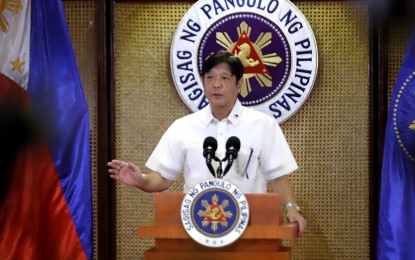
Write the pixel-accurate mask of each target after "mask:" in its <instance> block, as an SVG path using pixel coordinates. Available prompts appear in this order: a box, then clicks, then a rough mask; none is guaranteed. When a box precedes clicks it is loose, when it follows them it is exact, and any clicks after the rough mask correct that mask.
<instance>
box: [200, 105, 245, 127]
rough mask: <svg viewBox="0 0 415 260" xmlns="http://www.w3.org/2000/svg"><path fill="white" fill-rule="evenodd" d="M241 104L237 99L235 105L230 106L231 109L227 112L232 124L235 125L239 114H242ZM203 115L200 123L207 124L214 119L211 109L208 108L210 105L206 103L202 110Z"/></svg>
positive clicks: (239, 116)
mask: <svg viewBox="0 0 415 260" xmlns="http://www.w3.org/2000/svg"><path fill="white" fill-rule="evenodd" d="M242 109H243V106H242V104H241V102H240V101H239V100H238V99H237V100H236V102H235V105H234V106H233V108H232V111H231V112H230V113H229V116H228V118H227V119H228V120H229V122H231V124H233V125H237V124H238V122H239V120H240V118H241V115H242ZM202 113H203V117H202V124H203V125H204V126H208V125H209V124H210V123H211V122H212V121H213V120H216V119H215V118H214V117H213V115H212V110H211V109H210V105H207V106H206V107H205V109H203V110H202Z"/></svg>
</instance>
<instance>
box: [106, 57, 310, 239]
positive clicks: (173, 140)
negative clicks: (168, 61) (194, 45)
mask: <svg viewBox="0 0 415 260" xmlns="http://www.w3.org/2000/svg"><path fill="white" fill-rule="evenodd" d="M243 71H244V67H243V65H242V63H241V61H240V60H239V59H238V57H236V56H232V55H231V54H230V53H228V52H225V51H218V52H215V53H213V54H212V55H210V56H209V57H208V58H207V59H206V60H205V62H204V64H203V67H202V73H201V80H202V83H203V88H204V94H205V96H206V98H207V100H208V101H209V105H207V106H206V107H205V108H203V109H202V110H199V111H197V112H195V113H192V114H189V115H187V116H184V117H182V118H180V119H177V120H176V121H175V122H174V123H173V124H172V125H171V126H170V127H169V128H168V129H167V131H166V132H165V133H164V135H163V137H162V138H161V139H160V141H159V143H158V145H157V147H156V148H155V150H154V151H153V153H152V154H151V156H150V158H149V159H148V161H147V163H146V164H145V166H146V167H148V168H149V169H150V170H151V172H150V173H148V174H142V172H141V170H140V169H139V167H137V166H136V165H134V164H132V163H129V162H124V161H120V160H112V161H111V162H109V163H108V166H109V167H110V169H109V170H108V171H109V173H110V177H111V178H113V179H115V180H118V181H120V182H122V183H124V184H127V185H131V186H135V187H137V188H139V189H141V190H143V191H147V192H158V191H163V190H166V189H168V188H169V187H170V186H171V184H172V183H173V181H174V180H176V179H177V178H178V177H179V175H180V174H181V173H182V172H183V174H184V180H185V185H184V188H183V191H184V192H188V191H189V189H190V188H191V187H193V186H194V185H195V184H197V183H199V182H201V181H203V180H207V179H212V178H218V175H217V172H214V171H213V169H215V168H217V169H222V163H225V164H226V166H228V165H229V167H226V166H225V171H221V173H219V174H220V176H219V177H220V178H223V179H225V180H227V181H230V182H232V183H233V184H235V185H236V186H237V187H239V188H240V189H241V190H242V191H243V192H244V193H266V184H267V181H269V182H270V185H271V188H272V191H273V192H275V193H278V195H279V197H280V202H281V206H282V207H283V208H284V209H285V210H286V217H287V220H288V221H289V222H291V223H297V224H298V235H302V234H303V233H304V230H305V227H306V221H305V219H304V218H303V216H302V215H301V214H300V207H299V206H298V205H297V203H296V198H295V195H294V192H293V188H292V185H291V182H290V180H289V178H288V174H290V173H291V172H293V171H295V170H296V169H297V168H298V166H297V163H296V161H295V159H294V156H293V154H292V152H291V150H290V148H289V146H288V143H287V141H286V139H285V137H284V135H283V133H282V131H281V129H280V127H279V125H278V123H277V122H276V121H275V119H274V118H272V117H271V116H268V115H266V114H265V113H262V112H259V111H256V110H254V109H251V108H247V107H244V106H242V104H241V103H240V101H239V100H238V95H239V93H240V90H241V87H242V84H243ZM232 138H236V139H238V142H239V140H240V143H238V145H235V146H240V147H237V150H239V151H237V154H235V153H232V151H231V150H232V149H234V148H235V147H233V146H232V144H230V145H229V142H227V141H228V140H233V139H232ZM206 140H213V141H214V142H212V143H210V142H206ZM218 158H219V160H218ZM220 158H225V159H226V160H220ZM226 162H227V163H226ZM207 165H208V166H210V167H207ZM212 175H213V176H212ZM276 206H278V205H276Z"/></svg>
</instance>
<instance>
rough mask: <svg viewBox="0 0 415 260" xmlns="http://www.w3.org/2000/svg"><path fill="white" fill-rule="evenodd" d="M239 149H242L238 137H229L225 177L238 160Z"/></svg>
mask: <svg viewBox="0 0 415 260" xmlns="http://www.w3.org/2000/svg"><path fill="white" fill-rule="evenodd" d="M239 149H241V141H240V140H239V138H238V137H236V136H231V137H229V139H228V141H226V159H227V160H228V165H226V168H225V170H224V172H223V175H225V174H226V173H227V172H228V171H229V170H230V169H231V166H232V164H233V160H234V159H236V158H238V152H239Z"/></svg>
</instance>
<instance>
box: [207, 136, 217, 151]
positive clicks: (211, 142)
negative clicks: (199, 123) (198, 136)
mask: <svg viewBox="0 0 415 260" xmlns="http://www.w3.org/2000/svg"><path fill="white" fill-rule="evenodd" d="M206 149H211V150H213V152H214V151H216V149H218V142H217V141H216V139H215V138H213V137H212V136H208V137H206V139H205V141H203V150H206Z"/></svg>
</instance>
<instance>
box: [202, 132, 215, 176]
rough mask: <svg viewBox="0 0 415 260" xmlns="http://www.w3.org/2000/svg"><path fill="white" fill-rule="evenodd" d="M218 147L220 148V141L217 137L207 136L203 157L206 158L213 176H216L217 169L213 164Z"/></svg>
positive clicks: (204, 142)
mask: <svg viewBox="0 0 415 260" xmlns="http://www.w3.org/2000/svg"><path fill="white" fill-rule="evenodd" d="M216 149H218V142H217V141H216V139H215V138H213V137H212V136H208V137H206V139H205V141H203V157H205V158H206V165H207V167H208V168H209V171H210V172H211V173H212V175H213V177H216V175H215V170H214V169H213V166H212V159H213V158H215V152H216Z"/></svg>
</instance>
